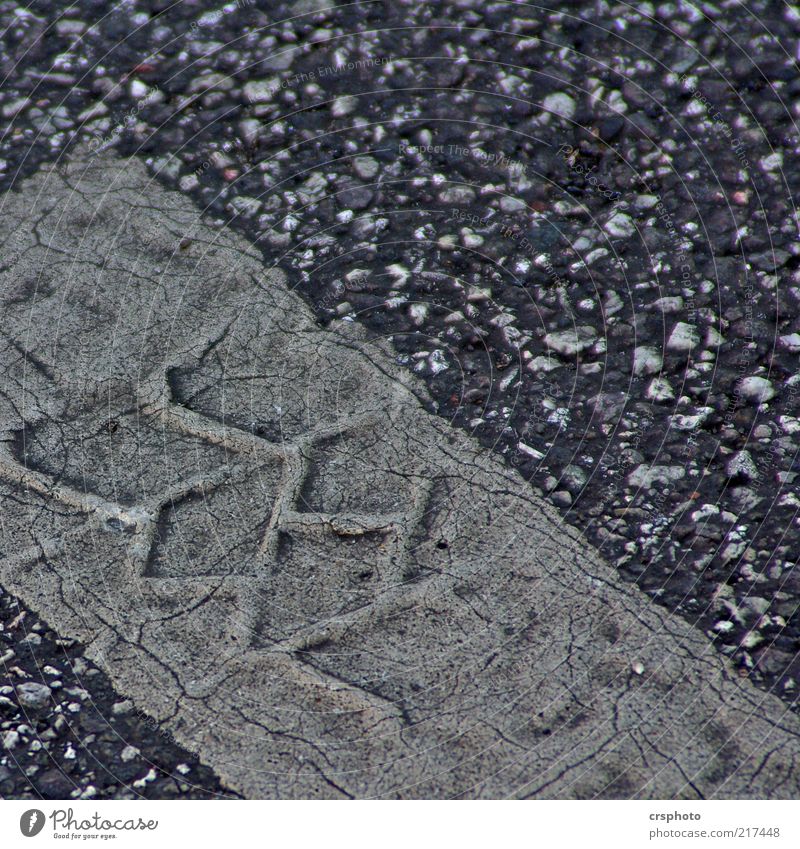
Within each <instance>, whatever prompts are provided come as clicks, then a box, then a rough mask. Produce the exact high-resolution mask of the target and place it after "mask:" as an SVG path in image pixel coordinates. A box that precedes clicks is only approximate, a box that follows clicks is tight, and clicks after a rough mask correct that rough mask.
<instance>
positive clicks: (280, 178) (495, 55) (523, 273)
mask: <svg viewBox="0 0 800 849" xmlns="http://www.w3.org/2000/svg"><path fill="white" fill-rule="evenodd" d="M0 24H2V27H0V28H1V29H2V33H0V73H2V80H3V82H2V86H1V87H0V132H2V142H1V145H0V146H1V147H2V150H1V151H0V181H2V184H3V185H4V186H6V187H8V186H17V187H19V186H20V185H21V184H22V180H23V178H24V177H25V175H28V174H32V173H35V172H36V171H37V170H38V169H39V168H40V167H41V164H42V163H43V162H51V161H55V160H57V159H59V158H60V157H61V156H63V155H64V153H65V151H67V150H69V149H70V148H71V147H72V146H74V144H75V143H76V142H78V141H80V140H84V141H86V140H89V141H90V142H91V144H92V145H93V147H94V148H95V149H97V150H99V151H101V152H106V151H111V150H113V149H115V148H116V149H118V150H121V151H125V152H128V153H134V154H137V155H138V156H139V157H140V158H141V159H142V160H143V161H144V162H145V163H146V165H147V167H148V168H149V170H150V171H151V173H154V174H157V175H158V178H159V180H161V181H163V182H165V183H167V184H169V185H172V186H175V187H177V188H179V189H180V191H181V192H183V193H184V194H186V195H189V196H191V197H192V198H193V199H194V200H195V202H196V203H197V204H198V206H199V208H201V209H207V210H209V211H210V212H211V213H212V214H213V215H214V216H215V217H216V218H217V219H218V220H219V221H225V222H227V223H228V224H229V225H231V226H233V227H235V228H238V229H240V230H241V231H242V232H243V233H244V234H245V235H246V236H247V237H248V238H249V239H250V240H251V241H254V242H255V244H256V245H258V246H260V247H262V249H263V251H264V257H265V261H266V263H267V264H268V265H272V264H273V263H274V262H275V260H276V258H278V259H279V263H280V265H281V267H282V268H284V269H285V270H286V272H287V274H288V279H289V282H290V285H291V286H292V288H293V289H294V290H295V291H297V292H298V293H300V294H301V295H302V297H303V298H305V299H306V300H307V302H308V303H309V304H310V305H311V306H312V307H313V309H314V310H315V312H316V314H317V315H318V316H319V317H320V319H322V320H323V321H324V322H328V321H330V320H331V319H333V318H336V317H341V316H344V315H349V316H350V317H352V318H353V319H355V321H357V322H359V323H363V324H365V325H367V326H369V327H371V328H372V329H373V330H376V331H377V332H378V333H379V334H380V335H382V336H391V343H392V346H393V348H394V350H395V352H396V355H397V356H399V358H400V362H401V363H402V364H404V365H405V366H406V367H407V368H409V369H410V370H412V371H413V372H415V373H416V374H417V375H418V376H419V377H420V378H421V379H423V380H424V381H425V382H426V383H427V384H428V389H429V391H430V394H431V397H432V398H433V399H434V400H433V404H432V405H431V407H432V409H435V410H437V411H438V412H439V413H440V414H441V415H442V416H443V417H444V418H445V419H446V420H447V421H450V422H452V423H454V424H457V425H458V426H460V427H462V428H464V429H465V430H467V431H468V432H469V433H472V434H474V435H475V436H477V437H478V438H479V439H480V440H481V441H482V443H483V444H484V445H485V446H487V447H490V448H492V449H493V450H495V451H496V452H497V454H498V456H500V457H503V458H504V459H505V460H506V461H507V462H508V463H509V464H510V465H512V466H514V467H516V468H517V469H518V470H519V471H520V472H521V473H522V474H523V476H524V477H525V478H527V479H530V480H532V481H534V482H535V483H536V485H537V486H538V487H539V488H540V489H541V490H542V491H543V492H545V493H546V494H547V497H548V498H550V499H551V501H552V502H553V504H554V505H556V506H557V507H558V508H559V509H560V510H561V511H562V515H563V516H564V518H565V519H566V520H567V521H570V522H573V523H574V524H575V525H576V526H577V527H579V528H580V529H581V530H582V531H583V532H585V533H586V534H587V536H588V537H589V539H590V540H592V541H593V542H594V543H595V544H596V545H597V546H598V547H599V549H600V550H601V551H602V553H603V554H604V555H605V556H606V557H607V558H608V559H609V560H610V561H611V562H612V563H613V564H614V565H615V567H616V569H617V570H618V572H619V575H620V576H621V577H622V578H623V579H625V580H628V581H631V582H634V583H635V584H636V585H637V586H639V587H640V588H641V589H643V590H644V591H645V592H646V593H647V594H648V595H649V596H650V597H651V598H652V599H653V600H654V601H655V602H656V603H658V604H660V605H662V606H663V607H665V608H666V609H667V610H669V611H671V612H677V613H678V614H680V615H681V616H683V617H684V618H685V620H686V621H687V622H689V623H690V624H693V625H695V626H697V627H698V628H700V629H701V630H702V631H704V632H705V633H706V635H707V637H708V638H709V639H710V640H711V641H712V642H713V644H714V645H715V646H716V647H717V648H718V649H719V650H720V651H721V652H722V653H723V655H725V656H726V657H728V658H729V659H730V661H731V662H732V663H733V664H734V666H735V667H736V668H738V669H739V670H740V672H741V673H742V674H744V675H747V676H748V677H749V678H750V679H751V680H752V681H754V682H755V683H756V684H758V685H759V686H761V687H763V688H765V689H766V690H768V691H770V692H774V693H776V694H777V695H779V696H780V697H781V698H782V699H783V700H784V702H785V703H786V704H787V705H789V706H791V707H795V706H796V699H797V695H798V690H797V682H798V680H799V678H800V656H798V650H799V649H800V615H799V614H798V599H799V598H800V567H798V566H797V565H796V563H797V550H798V540H797V535H798V507H799V506H800V500H798V497H797V483H796V475H797V473H798V471H800V463H798V449H799V448H800V424H799V423H798V411H797V406H798V405H797V385H798V375H797V354H798V352H800V335H798V334H800V319H798V301H800V288H799V287H798V283H800V278H798V262H799V260H798V256H799V254H798V247H797V246H798V240H797V224H796V215H795V207H794V198H795V197H796V195H797V192H798V190H799V189H800V186H798V172H797V170H796V169H792V168H790V167H786V166H788V165H789V163H790V162H791V161H792V159H793V157H794V156H795V151H796V150H797V148H798V141H797V137H798V133H797V127H796V123H795V121H796V116H797V112H798V110H797V106H796V100H797V93H798V91H800V88H799V86H800V83H798V79H800V77H799V76H798V68H797V64H796V56H797V54H796V44H797V41H798V38H800V13H798V10H797V9H796V7H793V6H790V5H787V4H785V3H774V2H767V0H763V2H761V0H758V1H757V2H750V3H744V4H743V3H736V4H735V5H732V4H728V3H704V4H703V5H702V7H699V6H696V5H693V4H690V3H686V2H676V3H660V4H657V5H656V4H648V3H640V4H635V5H629V4H624V3H616V4H612V3H607V2H604V0H600V2H597V3H592V4H581V5H576V4H573V3H554V4H549V8H548V10H547V11H545V10H543V9H542V8H541V7H538V6H533V5H528V4H520V3H504V2H497V3H485V2H482V0H447V2H430V3H424V4H420V3H416V2H403V0H398V2H391V3H384V2H362V3H353V4H351V3H348V4H343V5H341V6H340V7H339V8H336V7H335V5H334V3H333V2H330V0H301V2H297V3H292V4H284V3H279V2H258V3H251V2H246V0H239V2H236V3H231V4H228V5H226V6H225V7H215V6H214V4H208V3H194V2H179V3H175V4H169V3H162V2H144V0H135V2H130V3H124V4H118V5H115V4H107V3H93V2H90V0H81V2H78V3H72V4H69V5H68V4H62V3H53V2H51V0H37V1H36V2H33V3H30V4H25V6H22V5H18V4H17V3H14V2H0ZM659 197H660V201H661V202H660V203H659ZM1 203H2V201H0V204H1ZM3 259H4V260H5V257H3ZM687 275H688V276H687ZM15 297H16V295H15V296H12V301H13V300H14V298H15ZM4 308H5V305H3V309H4ZM4 318H5V313H4ZM3 329H5V322H3ZM112 426H113V425H112ZM20 605H21V602H19V601H18V600H15V599H13V598H12V597H10V596H9V595H6V596H4V597H3V598H2V604H0V624H2V625H3V626H4V630H0V639H1V640H2V641H3V643H2V645H6V644H7V645H9V646H11V647H12V648H13V649H14V650H15V654H14V656H13V657H8V658H7V660H6V661H5V671H6V675H5V677H4V679H3V681H0V687H2V686H4V685H5V686H9V687H10V686H11V685H12V684H13V683H14V682H16V681H17V680H19V676H18V673H17V672H15V671H14V670H15V669H19V670H22V672H24V673H25V674H26V675H32V676H33V677H34V678H36V680H45V681H46V680H49V679H48V673H45V672H43V670H44V669H45V668H46V667H51V668H59V669H61V663H62V661H65V658H64V657H63V647H62V646H61V645H59V644H58V641H59V640H60V639H61V638H62V637H63V635H53V640H50V639H49V638H46V639H44V640H43V642H42V643H41V644H39V645H34V644H31V643H29V642H27V641H24V640H25V638H26V634H27V629H28V628H29V627H30V626H31V623H32V622H33V623H35V624H40V623H38V622H37V620H36V619H35V617H34V616H33V615H32V614H31V613H28V618H27V619H25V620H22V621H21V620H20V619H19V614H20V612H21V611H22V610H23V608H24V605H23V606H22V607H21V606H20ZM34 607H35V605H34ZM41 628H42V631H41V633H42V634H45V633H46V632H47V626H46V625H41ZM20 640H23V641H24V642H23V645H22V647H21V648H19V647H18V643H19V642H20ZM34 643H35V641H34ZM0 651H1V652H2V653H3V654H4V655H7V649H6V648H2V649H0ZM69 652H70V658H69V663H70V664H74V663H75V662H76V661H80V663H84V662H85V660H83V658H82V656H81V653H80V652H81V649H80V646H72V647H70V648H69ZM63 671H64V672H65V673H67V671H68V670H67V669H66V667H64V670H63ZM57 680H58V679H57ZM97 680H98V679H97V678H94V679H89V678H86V677H85V676H82V680H81V681H80V682H79V685H80V687H82V688H83V689H85V690H86V691H87V692H88V693H90V696H89V698H88V699H87V700H86V704H90V705H91V706H92V707H93V708H97V710H98V711H99V713H100V714H101V715H102V716H103V717H104V718H105V721H106V724H107V725H108V726H109V727H110V726H111V724H113V723H117V722H119V718H118V717H116V716H115V714H113V712H112V706H113V704H114V703H115V702H118V701H120V700H121V698H122V697H121V696H119V695H114V694H113V693H112V692H110V691H107V690H105V689H104V688H94V687H93V682H94V681H97ZM0 694H2V695H4V697H10V701H11V704H8V705H6V704H5V703H2V702H0V708H2V711H1V712H0V732H2V733H3V734H5V733H6V732H9V731H14V732H17V733H18V734H19V742H18V743H17V744H15V751H16V754H14V751H11V752H10V753H9V754H8V755H0V794H5V795H22V794H34V795H35V794H37V793H42V792H44V795H47V793H48V790H47V788H48V787H49V786H50V784H51V782H50V779H54V780H55V787H56V788H57V789H58V792H60V793H63V792H64V789H63V788H64V786H65V785H64V783H63V782H61V783H59V781H58V780H57V779H59V777H60V776H61V774H62V770H63V768H64V767H66V768H67V772H68V773H69V775H70V776H71V778H70V779H69V780H70V781H72V782H73V784H74V785H76V786H75V789H74V790H72V791H71V792H72V793H74V794H76V795H81V794H83V793H88V794H90V795H91V793H93V792H97V793H105V794H110V795H113V794H114V793H115V792H119V793H121V794H123V795H125V794H129V793H145V792H146V793H150V792H151V791H152V792H154V793H155V795H158V794H159V793H161V792H162V789H161V788H162V784H161V783H160V779H159V780H158V781H151V782H146V783H145V786H144V787H143V788H142V787H138V788H133V787H132V783H131V779H129V778H127V777H124V778H120V779H119V780H116V779H115V778H114V775H115V773H116V774H119V775H120V776H122V775H123V774H124V775H125V776H127V770H128V769H129V768H130V769H131V770H133V767H132V766H130V764H133V765H134V766H135V775H136V778H135V779H134V780H139V779H140V778H142V777H143V776H147V775H149V770H150V763H151V761H152V762H155V761H154V760H153V759H154V757H156V756H155V755H154V754H152V753H151V754H150V755H148V756H147V757H143V758H142V759H141V760H137V759H135V758H134V757H133V755H132V752H131V751H130V749H126V757H127V758H132V759H131V760H129V761H125V762H124V766H123V762H122V761H121V760H120V755H121V748H120V746H122V743H121V742H120V743H119V745H118V744H116V743H115V744H114V746H113V747H112V749H114V751H108V752H107V751H105V750H102V747H101V746H100V745H99V744H98V743H97V742H96V741H92V740H91V739H90V738H91V736H92V734H91V733H89V734H87V735H83V736H82V737H81V739H82V741H83V743H84V748H83V749H81V750H79V753H78V756H77V758H74V759H73V758H72V757H71V755H72V751H73V750H72V749H71V748H70V747H68V746H67V745H66V743H65V742H63V741H62V736H63V734H65V733H66V732H65V731H64V727H63V723H59V726H58V728H55V727H54V725H53V723H54V721H55V719H56V718H57V715H58V714H57V713H56V712H53V713H50V712H44V713H43V714H42V715H40V716H38V718H37V725H36V726H35V727H33V730H32V732H30V733H29V731H28V730H27V729H28V726H31V725H32V723H30V722H28V721H27V720H28V717H27V716H26V714H25V712H24V711H22V710H21V709H20V708H19V705H18V704H17V703H16V700H15V698H14V696H13V694H9V693H8V692H7V691H5V690H0ZM71 703H72V704H76V703H75V702H74V701H73V702H71ZM67 704H69V702H67V703H65V704H64V705H62V706H61V707H62V710H64V711H66V710H67ZM55 708H56V710H57V708H58V706H57V705H56V706H55ZM66 715H67V718H68V722H69V721H71V719H70V718H71V714H69V711H67V714H66ZM78 716H80V715H79V714H78ZM135 719H136V721H135V723H134V726H133V727H132V728H130V729H128V728H126V729H125V730H124V732H123V733H122V735H121V736H122V738H123V740H124V744H125V746H127V745H128V744H130V745H131V747H132V748H140V749H141V750H142V752H145V751H147V747H148V745H149V743H148V740H147V736H148V732H147V730H146V729H147V727H148V726H149V725H151V724H152V723H154V720H153V719H152V718H148V717H138V718H135ZM45 731H46V732H47V733H54V734H56V735H57V739H58V740H59V745H58V747H56V746H49V744H48V746H45V747H43V748H42V749H40V750H38V751H31V747H35V746H36V745H37V739H36V735H37V734H38V733H39V732H45ZM157 739H159V738H158V736H156V740H157ZM160 739H162V741H165V738H163V737H162V738H160ZM168 739H169V738H166V741H165V742H168ZM101 742H102V741H101ZM123 748H124V746H123ZM51 749H52V750H53V751H54V752H57V754H56V756H55V757H54V761H53V762H51V761H50V760H49V752H50V750H51ZM84 752H85V753H86V754H87V757H88V760H89V762H91V764H95V765H96V764H103V765H104V766H103V767H102V768H100V769H95V768H94V766H91V765H90V766H86V765H85V762H84V759H83V753H84ZM170 758H171V755H170ZM176 758H178V760H175V759H172V760H170V759H169V758H168V759H167V760H166V761H164V762H163V763H162V762H161V761H158V764H159V769H163V770H164V773H165V774H170V775H171V774H173V773H174V767H175V766H176V764H178V763H184V762H187V763H188V762H191V756H190V754H189V753H186V752H184V753H182V754H181V755H180V756H178V755H176ZM26 759H27V760H26ZM156 760H157V758H156ZM51 768H53V769H55V770H56V773H55V774H54V775H48V781H46V782H45V784H44V785H43V787H44V790H42V789H40V787H39V784H38V783H37V782H39V780H40V776H41V775H42V774H43V773H49V771H50V770H51ZM3 770H6V771H8V772H9V773H10V774H9V775H5V774H4V772H3ZM157 774H158V775H159V776H160V775H161V773H160V772H158V770H157ZM187 782H188V783H189V784H191V785H194V786H196V785H203V787H205V789H206V791H207V792H208V793H211V794H213V793H216V792H219V787H218V785H216V784H215V783H214V781H213V780H212V779H208V780H206V778H201V777H200V776H197V775H194V774H192V775H190V776H189V778H188V779H187ZM101 785H102V786H101ZM164 786H166V785H164ZM93 788H94V789H93ZM192 792H195V791H192Z"/></svg>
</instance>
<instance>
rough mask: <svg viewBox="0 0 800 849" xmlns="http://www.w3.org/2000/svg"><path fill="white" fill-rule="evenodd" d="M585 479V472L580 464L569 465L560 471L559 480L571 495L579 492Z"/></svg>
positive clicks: (583, 485)
mask: <svg viewBox="0 0 800 849" xmlns="http://www.w3.org/2000/svg"><path fill="white" fill-rule="evenodd" d="M587 481H588V477H587V476H586V472H584V471H583V469H582V468H581V467H580V466H575V465H569V466H567V467H566V468H565V469H564V471H563V472H562V473H561V482H562V483H563V484H564V486H565V487H566V488H567V490H568V491H569V492H570V493H571V494H572V495H576V494H577V493H579V492H580V491H581V490H582V489H583V488H584V487H585V486H586V482H587Z"/></svg>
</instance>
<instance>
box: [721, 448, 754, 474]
mask: <svg viewBox="0 0 800 849" xmlns="http://www.w3.org/2000/svg"><path fill="white" fill-rule="evenodd" d="M725 472H726V474H727V475H728V477H729V478H734V477H742V478H744V479H745V480H748V481H752V480H757V479H758V477H759V475H758V467H757V466H756V464H755V462H754V461H753V458H752V456H751V455H750V452H749V451H737V452H736V454H734V455H733V457H731V459H730V460H728V462H727V464H726V466H725Z"/></svg>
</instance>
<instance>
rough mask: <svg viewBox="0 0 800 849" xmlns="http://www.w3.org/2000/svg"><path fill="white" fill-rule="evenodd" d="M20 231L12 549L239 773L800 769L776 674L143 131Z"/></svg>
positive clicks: (579, 777) (754, 787) (655, 787)
mask: <svg viewBox="0 0 800 849" xmlns="http://www.w3.org/2000/svg"><path fill="white" fill-rule="evenodd" d="M2 232H3V233H4V234H8V235H7V236H5V238H4V242H3V255H4V257H5V268H4V271H3V275H2V284H1V285H2V296H3V298H4V302H5V304H6V305H7V309H8V311H9V312H8V316H9V320H8V322H7V325H6V328H5V329H4V337H3V339H4V347H3V349H2V352H1V353H0V357H1V358H2V373H3V376H4V380H3V385H2V395H0V399H2V400H1V402H0V404H1V405H0V430H2V433H3V442H2V455H1V456H0V480H1V481H2V483H0V486H2V489H3V500H4V504H5V505H6V509H5V511H4V516H3V540H2V559H1V560H0V579H1V580H2V582H3V584H4V585H5V586H7V587H9V589H11V590H12V591H13V592H14V593H17V594H18V595H19V596H20V597H22V598H23V599H26V600H29V601H30V602H31V603H32V604H34V605H35V607H36V608H37V609H38V610H39V611H40V612H41V613H42V615H43V616H44V617H45V618H46V619H47V620H48V621H49V622H50V623H51V624H52V625H53V626H54V627H56V628H57V629H58V630H59V632H60V633H62V634H66V635H68V636H69V637H74V638H77V639H79V640H80V641H81V642H82V643H83V644H84V645H85V647H86V652H87V655H88V656H89V657H90V658H91V659H92V660H93V661H94V662H96V663H97V664H98V665H99V666H100V667H101V668H102V669H103V670H104V671H105V672H106V673H107V674H108V675H109V677H110V678H111V680H112V682H113V683H114V685H115V687H117V688H118V690H119V691H120V692H122V693H125V694H129V695H130V696H131V697H132V698H133V700H134V701H135V703H136V705H137V707H139V708H142V709H144V710H145V711H147V713H148V714H150V715H152V716H154V717H155V718H156V719H157V720H158V721H159V722H160V723H161V727H162V728H164V729H165V730H166V731H167V732H168V733H170V734H174V737H175V739H176V740H177V741H178V742H179V743H180V744H182V745H184V746H186V747H187V748H189V749H192V750H195V751H197V752H198V753H199V755H200V756H201V758H202V759H203V760H204V761H206V762H207V763H209V764H210V765H211V766H213V767H214V769H215V770H216V772H217V774H218V775H219V776H220V778H221V779H222V780H223V782H224V784H225V785H226V786H227V787H229V788H231V789H232V790H234V791H237V792H240V793H242V794H243V795H245V796H249V797H270V798H272V797H282V798H296V797H300V798H308V797H314V798H319V797H325V798H327V797H333V798H338V797H359V798H363V797H376V796H379V797H420V796H422V797H464V796H466V797H476V796H477V797H496V796H504V797H505V796H514V797H537V798H546V797H547V798H553V797H555V798H582V799H585V798H594V797H626V798H628V797H639V798H641V797H644V798H698V797H701V796H702V797H706V798H708V797H758V798H763V797H793V796H795V795H796V794H797V791H798V786H799V785H800V763H798V755H800V722H799V721H798V719H797V717H796V716H795V715H794V714H793V713H792V712H791V711H789V709H788V708H787V706H786V705H785V704H783V703H782V702H781V701H780V700H778V699H776V698H775V697H773V696H771V695H769V694H766V693H764V692H762V691H759V690H757V689H756V688H755V687H754V686H753V685H752V684H751V683H750V682H749V681H747V680H745V679H743V678H742V677H741V676H739V675H738V674H736V673H735V671H732V670H731V669H730V668H729V666H728V664H727V663H726V662H724V660H723V659H722V658H721V657H720V655H719V654H718V653H717V652H715V651H714V650H713V648H712V647H711V646H710V644H709V642H708V641H707V640H706V639H705V637H704V636H703V635H702V634H700V633H698V632H697V631H696V630H695V629H693V628H692V627H690V626H689V625H687V624H686V623H685V622H684V621H683V620H681V619H679V618H677V617H675V616H672V615H670V614H667V613H666V612H665V611H663V610H662V609H660V608H658V607H655V606H653V605H652V604H651V602H650V601H649V600H648V599H647V597H646V596H645V595H644V594H643V593H641V591H639V590H638V589H636V588H635V587H632V586H630V585H629V584H626V583H625V582H624V581H621V580H620V579H619V577H618V575H617V574H616V573H615V571H614V570H613V568H612V567H610V566H609V565H607V564H606V563H605V562H604V561H603V560H602V559H601V558H599V557H598V556H597V555H596V554H595V553H594V552H593V551H592V549H591V548H589V547H588V546H587V545H586V543H585V542H584V540H583V539H582V538H581V537H580V536H579V535H578V534H577V533H576V532H574V531H572V530H570V529H569V528H568V527H567V526H565V525H564V523H563V522H562V520H561V519H560V517H559V515H558V513H557V512H556V511H555V510H554V509H553V508H552V507H550V506H549V505H548V504H547V503H546V502H545V501H544V500H543V499H541V498H539V497H537V496H536V495H535V494H533V492H532V490H531V487H530V485H529V484H528V483H527V482H526V481H525V480H524V479H523V478H522V477H521V476H519V475H518V474H517V473H515V472H513V471H508V470H507V469H506V468H505V467H504V466H503V464H502V463H500V462H499V461H498V460H497V459H496V458H495V457H494V456H493V455H492V454H490V453H488V452H486V451H485V450H484V449H482V448H481V447H480V446H479V444H478V443H477V442H476V441H474V440H471V439H469V438H467V437H466V436H464V435H462V434H461V433H460V432H459V431H457V430H453V429H451V428H450V427H449V426H448V425H447V424H446V423H445V422H443V421H442V420H441V418H439V417H437V416H434V415H432V414H430V413H428V412H426V411H425V410H424V409H423V406H422V403H421V398H424V397H425V396H426V390H425V389H424V386H423V385H422V384H421V383H417V382H416V381H415V380H414V379H413V378H412V377H411V376H410V375H409V374H408V372H407V370H404V369H402V368H400V367H399V366H397V365H396V364H395V363H394V362H393V358H392V356H391V353H390V350H391V349H390V348H389V346H388V345H387V344H386V343H384V342H383V341H381V340H375V339H373V340H371V341H368V340H367V339H366V338H365V334H364V332H363V331H362V330H361V329H360V328H359V327H358V326H357V325H355V324H353V323H348V322H340V323H336V324H335V325H333V326H332V327H330V328H329V329H327V330H321V329H320V328H319V325H318V323H317V322H316V321H315V320H314V317H313V315H312V313H311V312H310V311H309V310H308V308H307V307H306V306H305V304H304V303H303V302H302V301H301V299H300V298H298V297H297V296H296V295H294V294H293V293H291V292H290V291H289V290H288V289H287V287H286V281H285V276H284V274H283V273H282V272H280V271H278V270H276V269H266V268H265V266H264V264H263V262H262V260H261V256H260V254H259V253H258V252H257V251H256V250H255V249H253V248H252V247H251V246H250V245H249V244H248V243H247V242H246V241H245V240H243V239H241V238H238V237H235V236H233V235H232V234H231V233H230V231H228V230H227V229H224V228H213V227H211V226H209V225H208V224H205V223H202V222H201V221H200V219H199V218H198V216H197V213H196V211H195V210H194V208H193V207H192V205H191V204H190V202H189V201H188V200H186V199H184V198H182V197H181V196H180V195H178V194H175V193H167V192H165V191H164V190H163V189H162V188H160V187H159V186H158V184H157V183H155V182H154V181H153V180H152V178H151V177H149V176H148V175H147V173H146V171H145V169H144V168H143V167H142V166H141V165H140V164H139V163H138V162H137V161H136V160H130V161H125V160H120V159H118V158H117V157H115V156H113V155H110V154H109V155H106V156H95V157H87V156H86V155H85V154H84V155H83V156H81V157H80V158H77V159H75V160H73V161H72V162H71V163H70V164H69V165H66V166H62V167H61V168H51V169H43V171H42V172H41V173H40V174H39V175H38V176H36V177H34V178H32V179H30V180H28V181H26V182H25V184H23V185H22V186H21V191H19V192H14V193H12V194H10V195H9V196H8V197H7V198H6V201H5V204H4V208H3V211H2ZM15 695H16V698H17V699H18V700H19V701H20V702H27V703H29V704H30V706H31V708H32V709H33V708H34V707H35V703H37V700H38V703H41V701H43V700H44V698H49V696H48V695H47V694H43V693H42V692H41V691H40V690H39V689H37V687H36V685H35V684H33V686H31V684H26V683H19V682H18V683H17V685H16V687H15Z"/></svg>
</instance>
